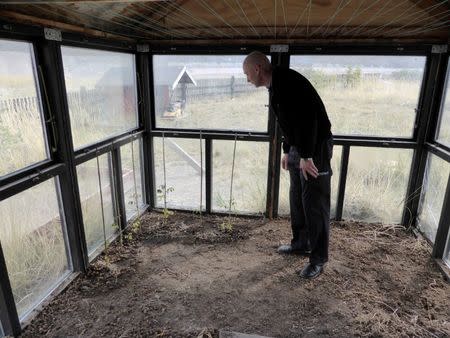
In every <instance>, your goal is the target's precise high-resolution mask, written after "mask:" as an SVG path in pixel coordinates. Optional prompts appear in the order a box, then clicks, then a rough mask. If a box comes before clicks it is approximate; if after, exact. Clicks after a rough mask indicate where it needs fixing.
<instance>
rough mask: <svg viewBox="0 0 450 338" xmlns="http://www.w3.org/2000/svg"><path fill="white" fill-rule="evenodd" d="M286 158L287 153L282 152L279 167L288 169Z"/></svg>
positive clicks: (287, 156)
mask: <svg viewBox="0 0 450 338" xmlns="http://www.w3.org/2000/svg"><path fill="white" fill-rule="evenodd" d="M288 158H289V154H283V157H282V158H281V168H283V169H284V170H288Z"/></svg>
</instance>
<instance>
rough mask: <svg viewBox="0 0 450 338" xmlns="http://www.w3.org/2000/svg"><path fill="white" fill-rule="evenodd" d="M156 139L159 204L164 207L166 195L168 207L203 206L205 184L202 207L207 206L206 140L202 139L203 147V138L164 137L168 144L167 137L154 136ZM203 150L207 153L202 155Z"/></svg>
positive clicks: (190, 208)
mask: <svg viewBox="0 0 450 338" xmlns="http://www.w3.org/2000/svg"><path fill="white" fill-rule="evenodd" d="M153 142H154V143H153V150H154V166H155V186H156V206H157V207H160V208H164V199H166V206H167V208H175V209H189V210H199V209H200V186H201V185H202V195H201V196H202V209H204V208H205V205H206V202H205V201H206V200H205V192H206V190H205V140H202V144H201V149H202V150H200V138H199V139H181V138H164V144H163V138H154V139H153ZM163 145H164V156H163ZM200 152H201V153H202V155H203V156H202V158H200ZM164 168H165V176H166V182H165V184H164ZM201 173H203V179H201V176H200V174H201ZM202 180H203V182H202Z"/></svg>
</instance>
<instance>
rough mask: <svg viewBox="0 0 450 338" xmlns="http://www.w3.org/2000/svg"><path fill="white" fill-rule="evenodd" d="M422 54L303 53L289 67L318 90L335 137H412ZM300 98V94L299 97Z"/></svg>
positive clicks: (424, 59) (293, 58) (420, 79)
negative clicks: (341, 54)
mask: <svg viewBox="0 0 450 338" xmlns="http://www.w3.org/2000/svg"><path fill="white" fill-rule="evenodd" d="M425 61H426V58H425V57H424V56H379V55H378V56H377V55H345V56H340V55H302V56H291V66H290V67H291V68H293V69H295V70H297V71H299V72H300V73H301V74H303V75H304V76H305V77H306V78H307V79H308V80H309V81H310V82H311V83H312V84H313V85H314V87H315V88H316V89H317V91H318V93H319V95H320V96H321V98H322V100H323V102H324V104H325V107H326V109H327V112H328V115H329V118H330V121H331V124H332V131H333V133H334V134H335V135H367V136H380V137H406V138H411V137H412V135H413V128H414V122H415V118H416V108H417V105H418V102H419V94H420V88H421V84H422V78H423V73H424V68H425ZM299 100H301V97H299Z"/></svg>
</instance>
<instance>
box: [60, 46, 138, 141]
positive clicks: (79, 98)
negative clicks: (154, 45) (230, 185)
mask: <svg viewBox="0 0 450 338" xmlns="http://www.w3.org/2000/svg"><path fill="white" fill-rule="evenodd" d="M61 52H62V58H63V66H64V77H65V85H66V90H67V93H66V94H67V100H68V104H69V113H70V123H71V129H72V137H73V144H74V148H75V149H79V148H82V147H83V146H86V145H89V144H92V143H96V142H99V141H101V140H104V139H106V138H109V137H113V136H116V135H118V134H121V133H124V132H126V131H129V130H132V129H135V128H137V126H138V118H137V84H136V66H135V56H134V55H133V54H126V53H117V52H107V51H102V50H95V49H88V48H74V47H66V46H63V47H62V48H61Z"/></svg>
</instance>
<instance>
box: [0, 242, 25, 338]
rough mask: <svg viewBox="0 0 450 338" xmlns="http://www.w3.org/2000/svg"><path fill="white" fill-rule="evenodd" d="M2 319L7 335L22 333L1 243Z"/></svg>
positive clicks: (0, 288)
mask: <svg viewBox="0 0 450 338" xmlns="http://www.w3.org/2000/svg"><path fill="white" fill-rule="evenodd" d="M0 321H1V323H2V327H3V331H4V334H5V335H6V336H14V337H16V336H18V335H20V333H21V327H20V320H19V316H18V314H17V308H16V303H15V302H14V296H13V292H12V288H11V284H10V282H9V277H8V270H7V268H6V262H5V257H4V256H3V250H2V247H1V245H0Z"/></svg>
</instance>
